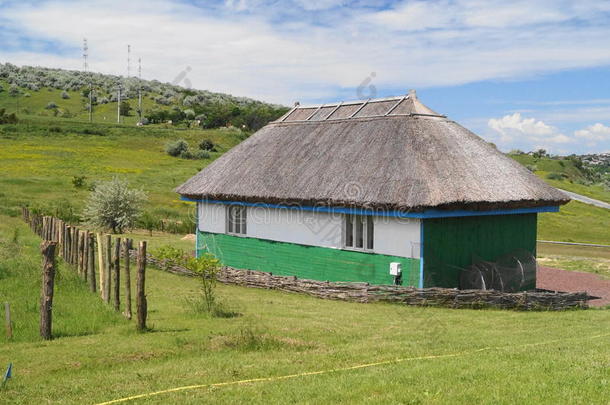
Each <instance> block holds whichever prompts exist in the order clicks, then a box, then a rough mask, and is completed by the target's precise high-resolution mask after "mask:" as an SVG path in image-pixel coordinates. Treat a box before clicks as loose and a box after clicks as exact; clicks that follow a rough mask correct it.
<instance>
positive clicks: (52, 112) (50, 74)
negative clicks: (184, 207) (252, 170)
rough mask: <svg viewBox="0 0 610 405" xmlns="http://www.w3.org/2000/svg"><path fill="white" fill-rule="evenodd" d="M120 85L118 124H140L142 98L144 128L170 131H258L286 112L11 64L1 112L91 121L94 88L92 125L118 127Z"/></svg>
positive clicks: (4, 71)
mask: <svg viewBox="0 0 610 405" xmlns="http://www.w3.org/2000/svg"><path fill="white" fill-rule="evenodd" d="M119 85H120V87H121V100H122V102H121V109H122V115H121V116H120V120H121V122H122V123H125V124H132V125H135V124H136V123H137V122H139V121H140V116H139V114H138V99H139V96H140V95H141V98H142V111H141V113H142V114H141V115H142V122H143V123H145V124H147V123H156V124H161V123H167V122H168V121H171V122H172V126H178V127H192V126H201V127H203V128H218V127H223V126H235V127H239V128H243V129H246V130H247V131H255V130H257V129H259V128H261V127H262V126H264V125H265V124H266V123H267V122H269V121H271V120H274V119H276V118H277V117H279V116H281V115H282V114H284V113H285V112H286V111H287V110H288V109H287V108H286V107H283V106H279V105H274V104H269V103H264V102H261V101H257V100H253V99H250V98H245V97H235V96H232V95H228V94H222V93H212V92H209V91H206V90H196V89H187V88H184V87H181V86H177V85H174V84H169V83H161V82H158V81H156V80H140V79H138V78H136V77H129V78H125V77H119V76H112V75H104V74H100V73H92V72H89V73H85V72H80V71H70V70H63V69H49V68H41V67H31V66H23V67H19V66H15V65H12V64H10V63H6V64H0V108H5V109H6V111H7V112H8V113H12V112H14V113H16V114H17V115H19V116H22V117H32V118H34V117H48V118H60V119H62V120H73V121H88V120H89V89H90V86H91V88H92V89H93V91H92V97H91V99H92V104H93V107H92V111H93V114H92V120H93V122H99V123H117V122H118V110H119V108H118V107H119V106H118V99H117V98H118V88H119Z"/></svg>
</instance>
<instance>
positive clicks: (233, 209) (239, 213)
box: [226, 205, 246, 235]
mask: <svg viewBox="0 0 610 405" xmlns="http://www.w3.org/2000/svg"><path fill="white" fill-rule="evenodd" d="M226 210H227V233H233V234H237V235H245V234H246V207H242V206H240V205H228V206H227V209H226Z"/></svg>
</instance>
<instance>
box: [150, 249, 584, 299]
mask: <svg viewBox="0 0 610 405" xmlns="http://www.w3.org/2000/svg"><path fill="white" fill-rule="evenodd" d="M148 261H149V262H150V263H151V264H153V265H155V266H156V267H158V268H160V269H163V270H166V271H169V272H171V273H174V274H179V275H185V276H195V274H194V273H192V272H191V271H189V270H187V269H185V268H184V267H180V266H171V265H168V264H167V263H166V262H165V261H162V260H157V259H155V258H154V257H152V256H149V257H148ZM218 280H219V281H220V282H222V283H225V284H236V285H241V286H246V287H255V288H265V289H272V290H280V291H289V292H296V293H302V294H307V295H312V296H314V297H318V298H325V299H333V300H343V301H354V302H380V301H383V302H395V303H400V304H406V305H416V306H437V307H447V308H501V309H515V310H524V311H531V310H554V311H558V310H566V309H573V308H587V307H588V304H587V301H588V300H589V299H590V298H589V295H588V294H587V293H586V292H579V293H563V292H518V293H504V292H500V291H494V290H458V289H454V288H422V289H418V288H412V287H402V286H391V285H371V284H368V283H350V282H328V281H316V280H307V279H300V278H297V277H294V276H292V277H291V276H274V275H273V274H271V273H265V272H261V271H253V270H237V269H233V268H230V267H225V268H223V270H222V272H221V273H220V276H219V278H218Z"/></svg>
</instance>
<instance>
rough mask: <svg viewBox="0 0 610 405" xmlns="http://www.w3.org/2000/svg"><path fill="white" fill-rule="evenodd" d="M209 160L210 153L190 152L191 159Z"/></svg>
mask: <svg viewBox="0 0 610 405" xmlns="http://www.w3.org/2000/svg"><path fill="white" fill-rule="evenodd" d="M209 158H210V152H208V151H207V150H196V151H194V152H192V158H191V159H209Z"/></svg>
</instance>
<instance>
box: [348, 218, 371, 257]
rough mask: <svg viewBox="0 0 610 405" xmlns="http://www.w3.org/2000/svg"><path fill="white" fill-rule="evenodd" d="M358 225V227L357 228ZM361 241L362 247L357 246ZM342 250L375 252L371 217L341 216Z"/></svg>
mask: <svg viewBox="0 0 610 405" xmlns="http://www.w3.org/2000/svg"><path fill="white" fill-rule="evenodd" d="M358 224H360V226H361V229H360V227H359V226H358ZM359 233H360V235H359ZM360 240H361V244H362V246H357V245H359V244H360V243H358V242H359V241H360ZM342 242H343V249H346V250H354V251H357V252H374V251H375V222H374V220H373V217H372V216H371V215H354V214H345V215H344V216H343V237H342Z"/></svg>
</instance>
